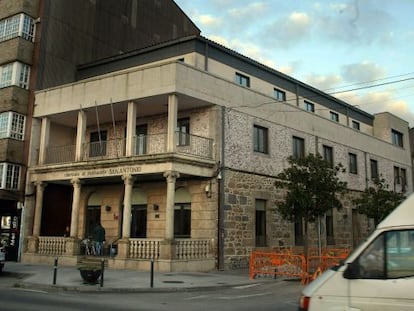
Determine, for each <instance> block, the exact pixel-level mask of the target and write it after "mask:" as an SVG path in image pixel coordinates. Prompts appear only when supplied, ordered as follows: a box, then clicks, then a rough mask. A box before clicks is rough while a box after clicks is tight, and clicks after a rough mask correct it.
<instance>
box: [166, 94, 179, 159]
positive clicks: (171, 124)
mask: <svg viewBox="0 0 414 311" xmlns="http://www.w3.org/2000/svg"><path fill="white" fill-rule="evenodd" d="M177 111H178V97H177V95H175V94H171V95H169V96H168V129H167V152H175V148H176V145H177V143H176V140H177V138H176V134H175V131H176V130H177Z"/></svg>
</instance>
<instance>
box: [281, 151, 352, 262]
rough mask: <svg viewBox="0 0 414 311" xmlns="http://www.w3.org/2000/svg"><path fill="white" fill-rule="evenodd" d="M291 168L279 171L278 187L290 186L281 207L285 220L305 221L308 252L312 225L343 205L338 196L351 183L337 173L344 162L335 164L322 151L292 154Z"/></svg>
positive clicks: (285, 187) (305, 250)
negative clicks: (323, 156) (327, 159)
mask: <svg viewBox="0 0 414 311" xmlns="http://www.w3.org/2000/svg"><path fill="white" fill-rule="evenodd" d="M288 162H289V164H290V167H288V168H286V169H284V170H283V171H282V172H281V173H280V174H278V176H277V177H278V180H277V181H276V182H275V186H276V187H277V188H282V189H286V190H287V193H286V196H285V199H284V201H280V202H278V203H277V208H278V211H279V212H280V214H281V215H282V217H283V218H284V219H287V220H290V221H294V220H295V219H296V218H298V217H301V218H302V219H303V221H304V253H305V256H307V254H308V226H309V223H312V222H315V221H316V220H317V219H318V217H319V216H323V215H325V213H326V212H327V211H329V210H330V209H332V208H333V207H336V208H342V203H341V201H340V200H339V198H338V196H339V195H343V194H344V193H345V191H346V189H347V183H346V182H343V181H340V180H339V178H338V176H337V174H338V173H339V172H340V171H343V167H342V165H341V164H339V165H337V166H335V167H333V168H332V167H331V166H330V164H329V163H328V162H327V161H325V160H324V159H323V158H322V157H321V156H320V155H319V154H317V155H314V154H312V153H311V154H309V155H307V156H306V157H301V158H295V157H289V158H288Z"/></svg>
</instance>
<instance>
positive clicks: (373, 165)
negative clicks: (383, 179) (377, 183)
mask: <svg viewBox="0 0 414 311" xmlns="http://www.w3.org/2000/svg"><path fill="white" fill-rule="evenodd" d="M369 163H370V167H371V179H378V177H379V176H378V162H377V160H373V159H370V160H369Z"/></svg>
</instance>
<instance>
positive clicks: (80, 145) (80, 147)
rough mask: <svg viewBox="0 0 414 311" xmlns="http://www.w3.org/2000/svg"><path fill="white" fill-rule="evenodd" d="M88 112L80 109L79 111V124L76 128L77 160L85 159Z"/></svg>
mask: <svg viewBox="0 0 414 311" xmlns="http://www.w3.org/2000/svg"><path fill="white" fill-rule="evenodd" d="M86 121H87V118H86V112H85V111H83V110H80V111H79V112H78V126H77V130H76V151H75V152H76V153H75V161H82V160H83V151H84V144H85V133H86Z"/></svg>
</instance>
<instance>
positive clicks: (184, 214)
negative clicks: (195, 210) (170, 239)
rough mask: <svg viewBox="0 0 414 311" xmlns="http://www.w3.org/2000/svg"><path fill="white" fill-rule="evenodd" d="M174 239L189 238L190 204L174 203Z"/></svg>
mask: <svg viewBox="0 0 414 311" xmlns="http://www.w3.org/2000/svg"><path fill="white" fill-rule="evenodd" d="M174 237H175V238H190V237H191V204H190V203H179V204H178V203H176V204H175V206H174Z"/></svg>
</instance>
